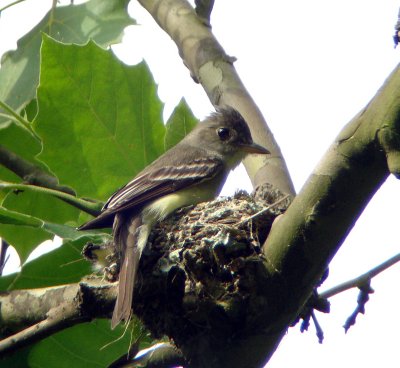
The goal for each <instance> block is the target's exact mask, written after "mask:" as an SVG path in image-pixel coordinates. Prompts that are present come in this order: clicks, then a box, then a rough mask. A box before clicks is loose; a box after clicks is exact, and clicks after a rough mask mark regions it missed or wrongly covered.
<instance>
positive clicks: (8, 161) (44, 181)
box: [0, 145, 75, 195]
mask: <svg viewBox="0 0 400 368" xmlns="http://www.w3.org/2000/svg"><path fill="white" fill-rule="evenodd" d="M0 165H3V166H4V167H6V168H7V169H8V170H10V171H12V172H13V173H14V174H16V175H18V176H19V177H20V178H21V179H22V180H23V181H24V183H25V184H32V185H38V186H41V187H45V188H50V189H55V190H58V191H60V192H65V193H68V194H71V195H75V192H74V191H73V190H72V189H71V188H69V187H67V186H64V185H59V184H58V179H57V178H56V177H55V176H53V175H50V174H49V173H47V172H46V171H45V170H43V169H42V168H41V167H40V166H38V165H35V164H33V163H32V162H29V161H28V160H25V159H24V158H22V157H20V156H19V155H17V154H16V153H14V152H12V151H10V150H9V149H8V148H6V147H4V146H2V145H0Z"/></svg>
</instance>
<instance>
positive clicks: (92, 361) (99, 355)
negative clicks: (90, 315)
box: [1, 320, 151, 368]
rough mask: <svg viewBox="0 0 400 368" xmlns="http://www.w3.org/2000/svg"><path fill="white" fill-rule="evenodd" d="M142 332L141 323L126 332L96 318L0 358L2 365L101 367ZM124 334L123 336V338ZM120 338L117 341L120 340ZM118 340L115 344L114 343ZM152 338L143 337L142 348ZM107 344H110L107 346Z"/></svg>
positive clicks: (119, 354) (121, 352) (125, 350)
mask: <svg viewBox="0 0 400 368" xmlns="http://www.w3.org/2000/svg"><path fill="white" fill-rule="evenodd" d="M139 335H140V325H138V324H135V327H134V331H133V332H132V333H131V332H130V331H129V330H128V331H127V332H126V333H125V334H124V328H123V327H120V326H119V327H117V328H116V329H115V330H111V328H110V321H109V320H94V321H92V322H90V323H84V324H80V325H76V326H74V327H71V328H68V329H66V330H63V331H61V332H58V333H56V334H54V335H52V336H51V337H49V338H47V339H44V340H42V341H40V342H39V343H37V344H35V345H34V346H32V347H28V348H25V349H22V350H19V351H18V353H15V354H14V355H12V356H11V357H8V358H3V359H2V360H1V364H2V365H1V366H2V367H46V368H71V367H74V368H101V367H107V366H108V365H109V364H110V363H112V362H113V361H114V360H116V359H117V358H119V357H120V356H122V355H124V354H126V352H127V351H128V348H129V345H130V343H131V338H132V340H133V341H135V339H136V338H137V337H138V336H139ZM121 336H122V338H121ZM117 340H118V341H117ZM113 342H116V343H113ZM150 343H151V339H150V338H149V337H146V338H144V339H141V343H140V349H145V348H147V347H149V346H150ZM106 345H107V346H106Z"/></svg>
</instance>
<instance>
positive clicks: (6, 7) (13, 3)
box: [0, 0, 25, 14]
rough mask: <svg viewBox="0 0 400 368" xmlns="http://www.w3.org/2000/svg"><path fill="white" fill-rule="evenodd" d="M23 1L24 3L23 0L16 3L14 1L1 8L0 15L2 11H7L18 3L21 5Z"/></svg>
mask: <svg viewBox="0 0 400 368" xmlns="http://www.w3.org/2000/svg"><path fill="white" fill-rule="evenodd" d="M24 1H25V0H16V1H14V2H12V3H10V4H8V5H6V6H3V7H2V8H1V9H0V14H1V12H2V11H4V10H6V9H8V8H11V7H12V6H14V5H17V4H19V3H22V2H24Z"/></svg>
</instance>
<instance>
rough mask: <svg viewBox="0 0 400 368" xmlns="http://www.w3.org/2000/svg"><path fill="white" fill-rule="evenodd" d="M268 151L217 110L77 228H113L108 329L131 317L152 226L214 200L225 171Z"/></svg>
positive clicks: (232, 113)
mask: <svg viewBox="0 0 400 368" xmlns="http://www.w3.org/2000/svg"><path fill="white" fill-rule="evenodd" d="M269 153H270V152H269V151H268V150H267V149H266V148H264V147H262V146H260V145H258V144H256V143H254V142H253V139H252V136H251V133H250V129H249V127H248V125H247V123H246V121H245V120H244V118H243V117H242V115H241V114H240V113H239V112H238V111H237V110H236V109H234V108H232V107H223V108H217V110H216V112H214V113H212V114H211V115H209V116H208V117H207V118H206V119H205V120H204V121H203V122H200V123H199V124H197V126H196V127H195V128H194V129H193V130H192V131H191V132H190V133H189V134H187V135H186V136H185V137H184V138H183V139H182V140H181V141H180V142H179V143H178V144H176V145H175V146H174V147H172V148H171V149H169V150H168V151H166V152H165V153H164V154H163V155H161V156H160V157H159V158H158V159H156V160H155V161H153V162H152V163H151V164H150V165H148V166H147V167H145V168H144V169H143V170H142V171H141V172H139V173H138V174H137V175H136V176H135V177H134V178H133V179H132V180H131V181H130V182H129V183H127V184H126V185H125V186H123V187H122V188H120V189H119V190H117V191H116V192H115V193H114V194H113V195H112V196H111V197H110V198H109V199H108V201H107V202H106V203H105V205H104V206H103V208H102V210H101V212H100V214H99V215H98V216H97V217H96V218H94V219H92V220H90V221H89V222H87V223H85V224H83V225H82V226H80V227H79V230H89V229H99V228H105V227H112V229H113V230H112V236H113V239H114V245H115V247H116V251H117V254H118V256H119V259H120V262H121V263H120V264H121V267H120V271H119V285H118V294H117V300H116V303H115V307H114V311H113V315H112V319H111V328H112V329H114V328H115V327H116V326H117V325H118V324H119V323H120V322H121V321H125V323H128V322H129V321H130V319H131V316H132V302H133V290H134V285H135V278H136V274H137V271H138V266H139V261H140V257H141V254H142V252H143V249H144V248H145V246H146V244H147V239H148V236H149V234H150V231H151V229H152V227H153V226H154V224H155V223H156V222H159V221H162V220H163V219H165V218H166V217H167V216H168V215H169V214H171V213H172V212H174V211H175V210H177V209H179V208H181V207H185V206H189V205H195V204H197V203H200V202H205V201H208V200H211V199H213V198H215V197H216V196H217V195H218V194H219V192H220V190H221V189H222V186H223V185H224V183H225V180H226V178H227V176H228V174H229V172H230V171H231V170H232V169H233V168H235V167H236V166H237V165H238V164H239V163H240V162H241V160H242V159H243V158H244V157H245V156H246V155H247V154H269Z"/></svg>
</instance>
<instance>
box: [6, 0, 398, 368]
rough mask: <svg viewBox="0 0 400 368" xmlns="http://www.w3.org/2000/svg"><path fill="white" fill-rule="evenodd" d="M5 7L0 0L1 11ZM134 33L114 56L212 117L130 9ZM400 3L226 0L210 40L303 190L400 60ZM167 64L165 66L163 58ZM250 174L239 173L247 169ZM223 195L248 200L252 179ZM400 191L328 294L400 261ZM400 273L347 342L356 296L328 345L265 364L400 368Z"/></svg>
mask: <svg viewBox="0 0 400 368" xmlns="http://www.w3.org/2000/svg"><path fill="white" fill-rule="evenodd" d="M6 3H8V2H6V1H4V0H0V7H1V6H4V4H6ZM50 4H51V0H41V1H37V0H36V1H34V0H27V1H25V2H24V3H22V4H20V5H18V6H15V7H13V8H12V9H10V10H7V11H5V12H4V14H2V16H1V18H0V54H2V53H3V52H4V51H6V50H8V49H10V48H13V47H15V42H16V40H17V39H18V38H19V37H21V36H22V35H23V34H25V33H26V32H27V31H29V29H30V28H32V27H33V26H34V25H35V24H36V23H37V22H38V21H39V20H40V18H41V17H42V16H43V15H44V14H45V12H46V11H47V9H48V8H49V6H50ZM131 5H132V6H131V7H130V10H131V14H132V16H133V17H134V18H135V19H136V20H137V21H138V23H141V24H142V26H141V27H137V26H133V27H129V29H128V30H127V32H126V37H125V39H124V43H123V44H122V45H118V46H115V47H114V50H115V52H116V53H117V55H118V56H119V57H120V58H121V59H122V60H123V61H125V62H126V63H128V64H133V63H137V62H139V61H140V60H141V59H142V58H143V57H144V58H145V59H146V61H147V62H148V64H149V65H150V68H151V70H152V72H153V74H154V77H155V79H156V81H157V83H159V96H160V98H161V99H162V100H164V101H165V102H166V107H165V113H164V115H165V116H166V117H167V116H168V115H169V114H170V113H171V111H172V109H173V107H174V106H175V105H176V103H177V102H178V101H179V100H180V98H181V97H182V96H184V97H185V98H186V99H187V101H188V103H189V105H190V106H191V107H192V109H193V111H194V113H195V115H196V116H197V117H199V118H203V117H204V116H205V115H207V114H208V113H209V112H210V111H211V110H212V107H211V104H210V103H209V102H208V100H207V98H206V96H205V93H204V92H203V91H202V89H201V87H200V86H199V85H195V84H194V83H193V81H192V79H191V78H190V76H189V73H188V71H187V69H186V68H185V67H184V66H183V64H182V62H181V61H180V59H179V56H178V53H177V50H176V47H175V46H174V44H173V42H172V41H171V40H170V39H169V37H168V36H166V35H165V34H164V33H163V31H161V30H159V29H158V28H157V26H156V25H155V23H154V21H152V19H151V17H149V16H148V15H147V14H146V12H145V11H143V10H142V9H141V8H140V6H139V5H138V4H137V3H136V2H135V1H132V4H131ZM399 6H400V3H399V2H398V1H394V0H386V1H379V0H363V1H361V0H353V1H345V0H338V1H329V2H327V1H317V0H304V1H301V2H299V1H295V0H287V1H263V0H247V1H246V2H244V1H236V0H230V1H229V0H217V1H216V4H215V9H214V11H213V14H212V24H213V31H214V33H215V35H216V36H217V38H218V40H219V41H220V43H221V44H222V46H223V47H224V48H225V50H226V52H227V53H228V54H230V55H233V56H236V57H237V58H238V61H237V62H236V63H235V66H236V68H237V70H238V72H239V75H240V76H241V78H242V80H243V81H244V83H245V85H246V87H247V89H248V90H249V92H250V93H251V95H252V96H253V97H254V99H255V100H256V102H257V104H258V105H259V107H260V108H261V110H262V112H263V113H264V116H265V117H266V119H267V121H268V123H269V125H270V127H271V129H272V131H273V132H274V135H275V137H276V139H277V141H278V143H279V144H280V146H281V149H282V151H283V153H284V155H285V158H286V160H287V164H288V167H289V170H290V173H291V175H292V178H293V180H294V183H295V186H296V189H297V190H300V188H301V186H302V184H303V183H304V181H305V180H306V179H307V177H308V176H309V174H310V173H311V171H312V169H313V168H314V167H315V165H316V164H317V162H318V161H319V159H320V158H321V157H322V155H323V153H324V152H325V150H326V149H327V148H328V146H329V144H330V143H331V142H332V141H333V139H334V138H335V136H336V135H337V134H338V133H339V131H340V130H341V128H342V127H343V126H344V125H345V124H346V123H347V122H348V121H349V120H350V119H351V118H352V117H353V116H354V115H355V114H356V113H357V112H358V111H359V110H360V109H361V108H363V107H364V106H365V105H366V104H367V102H368V101H369V100H370V99H371V98H372V97H373V95H374V94H375V93H376V91H377V90H378V88H379V87H380V86H381V85H382V83H383V81H384V80H385V78H386V77H387V76H388V75H389V73H390V72H391V71H392V70H393V68H394V67H395V66H396V65H397V63H398V61H399V52H400V51H399V50H394V48H393V42H392V34H393V26H394V24H395V23H396V17H397V13H398V9H399ZM161 55H162V58H161V57H160V56H161ZM239 170H241V169H239ZM234 175H235V178H234V180H231V181H230V182H229V183H228V185H227V187H226V188H225V190H224V194H229V193H232V192H233V191H234V190H235V187H239V188H247V189H250V184H249V181H248V180H244V181H242V179H243V178H245V176H246V175H243V172H240V173H239V174H238V173H236V174H234ZM399 193H400V183H399V182H398V181H396V180H395V179H393V178H390V179H389V180H388V182H387V183H385V185H384V186H383V187H382V188H381V190H380V191H379V192H378V193H377V195H376V196H375V197H374V198H373V200H372V201H371V203H370V205H369V206H368V208H367V209H366V210H365V212H364V213H363V215H362V216H361V218H360V219H359V220H358V222H357V224H356V226H355V228H354V229H353V231H352V233H351V234H350V235H349V237H348V239H347V240H346V242H345V244H344V245H343V246H342V248H341V250H340V251H339V253H338V254H337V256H336V257H335V258H334V260H333V262H332V263H331V267H330V277H329V279H328V280H327V281H326V283H325V285H324V288H323V289H326V288H328V287H331V286H334V285H336V284H337V283H340V282H342V281H345V280H348V279H350V278H353V277H355V276H358V275H359V274H361V273H363V272H365V271H367V270H368V269H370V268H371V267H373V266H375V265H377V264H378V263H380V262H382V261H384V260H386V259H387V258H389V257H391V256H392V255H394V254H396V253H398V252H399V251H400V240H399V236H398V226H399V215H398V211H399V210H398V209H399V208H400V195H399ZM399 278H400V265H396V266H394V267H392V268H391V269H390V270H388V271H386V272H385V273H384V274H381V275H380V276H378V277H376V278H375V279H374V280H373V282H372V286H373V288H374V289H375V294H373V295H372V296H371V298H370V302H369V303H367V306H366V315H365V316H359V317H358V322H357V324H356V326H354V327H352V328H351V329H350V331H349V332H348V333H347V334H346V335H345V334H344V331H343V328H342V325H343V323H344V321H345V320H346V318H347V317H348V316H349V315H350V314H351V312H352V311H353V309H354V308H355V307H356V294H357V293H354V292H347V293H344V294H342V295H340V296H337V297H335V298H333V299H332V300H331V303H332V305H331V310H332V312H331V313H330V314H329V315H322V316H321V314H318V317H319V322H320V323H321V325H322V327H323V329H324V332H325V340H324V343H323V344H322V345H319V344H318V342H317V338H316V337H315V334H314V328H313V327H310V332H308V333H306V334H300V333H299V332H298V327H295V328H291V329H290V330H289V333H288V336H287V337H286V338H285V339H284V340H283V342H282V343H281V345H280V346H279V348H278V350H277V352H276V353H275V355H274V356H273V358H272V359H271V361H270V364H269V365H268V367H269V368H284V367H285V368H286V367H289V366H293V365H294V364H296V365H299V366H307V367H310V368H313V367H320V366H322V365H323V366H324V368H331V367H337V366H340V365H345V366H354V367H361V366H362V367H364V368H370V367H371V368H372V367H374V368H375V367H376V366H379V365H383V366H385V367H386V368H391V367H399V366H400V357H399V355H398V336H399V329H400V320H399V319H398V318H397V313H398V311H399V309H400V296H399V293H398V280H399Z"/></svg>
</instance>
